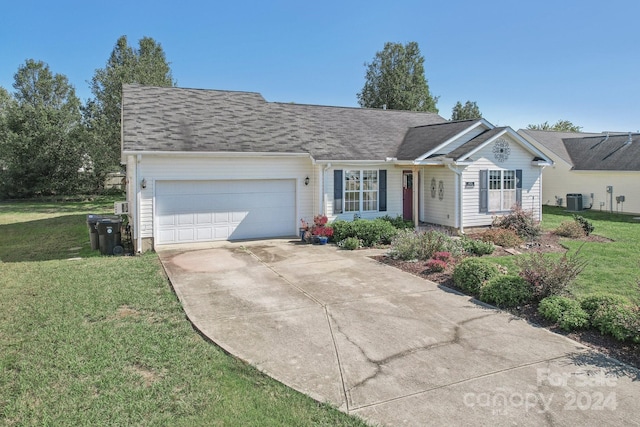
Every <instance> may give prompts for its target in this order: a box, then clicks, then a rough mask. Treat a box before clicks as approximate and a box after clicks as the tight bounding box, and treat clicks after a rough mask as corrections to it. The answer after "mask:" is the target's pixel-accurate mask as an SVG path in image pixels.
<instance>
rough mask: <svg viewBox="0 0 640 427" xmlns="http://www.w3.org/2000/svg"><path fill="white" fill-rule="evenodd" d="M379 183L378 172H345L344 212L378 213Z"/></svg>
mask: <svg viewBox="0 0 640 427" xmlns="http://www.w3.org/2000/svg"><path fill="white" fill-rule="evenodd" d="M378 183H379V182H378V171H377V170H345V171H344V211H345V212H372V211H377V210H378V190H379V185H378Z"/></svg>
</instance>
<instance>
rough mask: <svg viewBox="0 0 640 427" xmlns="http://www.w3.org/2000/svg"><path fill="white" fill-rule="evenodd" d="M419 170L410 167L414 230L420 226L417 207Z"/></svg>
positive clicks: (418, 199)
mask: <svg viewBox="0 0 640 427" xmlns="http://www.w3.org/2000/svg"><path fill="white" fill-rule="evenodd" d="M419 171H420V169H419V168H418V167H417V166H412V167H411V174H412V175H413V188H412V190H413V192H412V196H413V201H412V205H413V226H414V227H415V228H416V230H417V229H418V225H419V224H420V218H419V216H420V207H419V206H418V203H419V202H420V197H419V194H420V176H419V175H418V174H419V173H420V172H419Z"/></svg>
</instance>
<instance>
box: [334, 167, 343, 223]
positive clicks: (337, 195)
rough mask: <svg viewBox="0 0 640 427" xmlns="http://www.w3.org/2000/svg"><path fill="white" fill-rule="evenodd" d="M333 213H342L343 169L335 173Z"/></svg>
mask: <svg viewBox="0 0 640 427" xmlns="http://www.w3.org/2000/svg"><path fill="white" fill-rule="evenodd" d="M333 213H334V214H340V213H342V169H336V170H334V171H333Z"/></svg>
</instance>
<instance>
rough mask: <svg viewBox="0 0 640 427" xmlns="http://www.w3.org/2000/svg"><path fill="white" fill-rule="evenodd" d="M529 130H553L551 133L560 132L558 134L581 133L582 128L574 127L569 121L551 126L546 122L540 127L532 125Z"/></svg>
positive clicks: (561, 121)
mask: <svg viewBox="0 0 640 427" xmlns="http://www.w3.org/2000/svg"><path fill="white" fill-rule="evenodd" d="M527 129H531V130H551V131H558V132H581V131H582V126H577V125H574V124H573V123H571V122H570V121H569V120H558V121H557V122H555V123H554V124H553V125H550V124H549V122H544V123H541V124H539V125H533V124H530V125H528V126H527Z"/></svg>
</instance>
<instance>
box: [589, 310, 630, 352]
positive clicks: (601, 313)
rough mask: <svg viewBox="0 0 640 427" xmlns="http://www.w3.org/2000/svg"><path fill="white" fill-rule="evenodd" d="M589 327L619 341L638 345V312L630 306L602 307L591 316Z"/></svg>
mask: <svg viewBox="0 0 640 427" xmlns="http://www.w3.org/2000/svg"><path fill="white" fill-rule="evenodd" d="M591 325H592V326H593V327H594V328H596V329H598V330H599V331H600V333H602V334H608V335H611V336H612V337H614V338H615V339H617V340H619V341H633V342H636V343H640V311H639V310H638V307H633V306H630V305H617V304H616V305H603V306H600V307H599V308H598V309H597V310H596V311H595V312H594V313H593V316H591Z"/></svg>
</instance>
